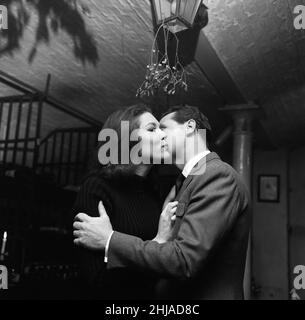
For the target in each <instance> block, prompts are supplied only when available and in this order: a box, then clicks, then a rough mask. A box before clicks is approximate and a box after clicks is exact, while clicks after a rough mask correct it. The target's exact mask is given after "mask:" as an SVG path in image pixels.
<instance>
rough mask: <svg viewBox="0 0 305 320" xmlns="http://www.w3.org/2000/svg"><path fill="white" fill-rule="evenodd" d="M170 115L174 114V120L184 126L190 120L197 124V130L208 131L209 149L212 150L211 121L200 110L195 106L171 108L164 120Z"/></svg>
mask: <svg viewBox="0 0 305 320" xmlns="http://www.w3.org/2000/svg"><path fill="white" fill-rule="evenodd" d="M170 113H174V115H173V120H175V121H176V122H178V123H179V124H183V123H185V122H187V121H189V120H194V121H195V122H196V127H197V129H205V130H206V143H207V147H208V148H210V147H211V145H212V128H211V125H210V122H209V119H208V118H207V117H206V116H205V115H204V114H203V113H202V112H201V111H200V110H199V108H198V107H194V106H188V105H186V106H181V105H180V106H173V107H171V108H169V109H168V110H167V111H166V112H165V113H164V114H163V115H162V118H163V117H165V116H167V115H168V114H170Z"/></svg>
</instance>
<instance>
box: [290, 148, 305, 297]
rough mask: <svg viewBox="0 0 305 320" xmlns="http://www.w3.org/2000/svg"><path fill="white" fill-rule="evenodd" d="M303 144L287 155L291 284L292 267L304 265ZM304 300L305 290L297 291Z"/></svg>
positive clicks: (304, 176) (304, 187)
mask: <svg viewBox="0 0 305 320" xmlns="http://www.w3.org/2000/svg"><path fill="white" fill-rule="evenodd" d="M304 167H305V146H304V147H302V148H299V149H296V150H294V151H292V152H291V153H290V156H289V179H290V188H289V191H290V192H289V194H290V197H289V220H290V228H289V229H290V265H291V267H290V275H291V278H292V279H291V282H292V285H293V279H294V277H295V275H294V274H293V269H294V267H295V266H297V265H303V266H305V250H304V243H305V169H304ZM297 293H298V294H299V296H300V297H301V298H302V299H304V300H305V290H299V291H298V292H297Z"/></svg>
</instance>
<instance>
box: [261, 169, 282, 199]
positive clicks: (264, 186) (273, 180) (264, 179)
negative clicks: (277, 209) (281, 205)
mask: <svg viewBox="0 0 305 320" xmlns="http://www.w3.org/2000/svg"><path fill="white" fill-rule="evenodd" d="M257 190H258V192H257V201H259V202H279V201H280V176H279V175H263V174H262V175H259V176H258V189H257Z"/></svg>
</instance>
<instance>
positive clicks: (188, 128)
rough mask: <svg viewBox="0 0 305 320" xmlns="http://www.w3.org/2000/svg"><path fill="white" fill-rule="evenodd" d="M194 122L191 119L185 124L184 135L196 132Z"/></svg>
mask: <svg viewBox="0 0 305 320" xmlns="http://www.w3.org/2000/svg"><path fill="white" fill-rule="evenodd" d="M196 127H197V126H196V121H195V120H193V119H191V120H189V121H187V123H186V134H193V133H194V132H195V131H196Z"/></svg>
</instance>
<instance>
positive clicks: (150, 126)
mask: <svg viewBox="0 0 305 320" xmlns="http://www.w3.org/2000/svg"><path fill="white" fill-rule="evenodd" d="M146 130H147V131H150V132H154V131H156V130H157V126H156V125H149V126H148V127H147V128H146Z"/></svg>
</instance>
